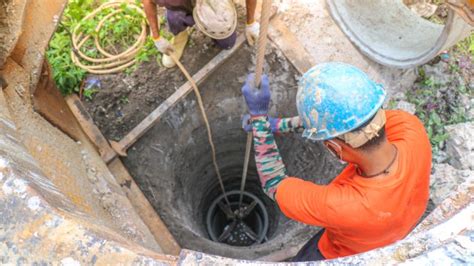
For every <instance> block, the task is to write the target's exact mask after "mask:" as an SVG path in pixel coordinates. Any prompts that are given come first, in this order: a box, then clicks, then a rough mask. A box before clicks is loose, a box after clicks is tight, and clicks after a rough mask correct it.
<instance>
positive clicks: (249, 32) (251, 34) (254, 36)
mask: <svg viewBox="0 0 474 266" xmlns="http://www.w3.org/2000/svg"><path fill="white" fill-rule="evenodd" d="M245 5H246V7H247V23H246V25H245V37H246V38H247V42H248V43H249V44H250V45H251V46H253V45H254V44H255V43H256V42H257V40H258V34H259V33H260V24H259V23H258V22H257V21H256V19H255V8H256V7H257V0H246V1H245Z"/></svg>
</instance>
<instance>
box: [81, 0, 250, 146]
mask: <svg viewBox="0 0 474 266" xmlns="http://www.w3.org/2000/svg"><path fill="white" fill-rule="evenodd" d="M238 11H239V26H238V28H237V31H238V33H239V34H241V33H242V31H243V25H245V22H244V17H245V16H244V15H243V14H244V10H243V9H242V8H238ZM220 51H221V49H220V48H219V47H217V46H216V45H215V43H214V41H213V40H212V39H211V38H209V37H207V36H206V35H204V34H203V33H202V32H200V31H199V30H194V31H193V33H192V34H191V35H190V38H189V41H188V44H187V45H186V48H185V50H184V53H183V56H182V58H181V62H182V63H183V65H184V66H185V67H186V69H187V70H188V72H189V73H190V74H191V75H193V74H195V73H196V72H198V71H199V70H200V69H201V68H202V67H203V66H204V65H205V64H207V63H208V62H209V61H210V60H211V59H212V58H214V56H216V55H217V54H218V53H219V52H220ZM96 78H98V79H99V80H100V83H101V89H99V91H98V92H97V93H96V94H95V95H94V96H93V100H92V101H85V102H84V105H85V106H86V108H87V110H88V112H89V113H90V114H91V116H92V117H93V119H94V122H95V123H96V125H97V126H98V127H99V129H100V130H101V131H102V133H103V134H104V136H105V137H106V138H108V139H110V140H116V141H119V140H120V139H122V138H123V137H124V136H125V135H126V134H127V133H128V132H130V131H131V130H132V129H133V128H134V127H135V126H137V125H138V124H139V123H140V122H141V121H142V120H143V119H144V118H145V117H146V116H147V115H148V114H150V113H151V112H152V111H153V110H154V109H155V108H157V107H158V106H159V105H160V103H162V102H163V101H164V100H165V99H166V98H168V97H169V96H170V95H171V94H173V93H174V92H175V91H176V90H177V89H178V88H179V87H180V86H181V85H183V84H184V83H185V82H186V78H185V77H184V75H183V74H182V73H181V71H180V70H179V69H178V68H177V67H174V68H171V69H168V68H165V67H163V66H162V65H161V62H159V63H157V62H156V60H155V59H154V58H153V59H152V60H150V61H149V62H145V63H142V64H140V66H139V67H138V69H137V70H136V71H134V72H133V73H131V74H126V73H120V74H112V75H100V76H96Z"/></svg>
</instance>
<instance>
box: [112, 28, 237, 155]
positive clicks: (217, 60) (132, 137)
mask: <svg viewBox="0 0 474 266" xmlns="http://www.w3.org/2000/svg"><path fill="white" fill-rule="evenodd" d="M245 40H246V39H245V36H244V35H243V34H241V35H240V36H239V37H238V38H237V41H236V43H235V45H234V47H233V48H232V49H229V50H223V51H221V52H220V53H219V54H218V55H216V56H215V57H214V58H213V59H212V60H211V61H209V63H207V64H206V65H205V66H204V67H203V68H202V69H201V70H199V71H198V72H197V73H196V74H194V75H193V79H194V80H195V81H196V83H197V84H198V85H199V84H200V83H202V82H203V81H204V80H205V79H206V78H207V77H208V76H209V75H210V74H211V73H212V72H214V70H216V69H217V68H218V67H219V66H220V65H221V64H222V63H224V62H225V61H226V60H227V59H228V58H229V57H231V56H232V55H233V54H234V53H235V52H236V51H237V50H239V48H240V47H241V46H242V44H243V43H244V42H245ZM191 91H193V88H192V86H191V83H190V82H189V81H187V82H186V83H185V84H184V85H182V86H181V87H180V88H179V89H178V90H177V91H176V92H175V93H173V94H172V95H171V96H170V97H169V98H168V99H166V100H165V101H164V102H162V103H161V104H160V106H158V107H157V108H156V109H155V110H153V112H151V113H150V114H149V115H148V116H147V117H146V118H145V119H144V120H143V121H142V122H140V124H138V125H137V126H136V127H135V128H134V129H132V131H130V132H129V133H128V134H127V135H126V136H125V137H124V138H123V139H121V140H120V142H119V143H118V147H119V149H121V150H122V151H126V150H127V149H128V148H130V147H131V146H132V145H133V144H134V143H135V142H136V141H137V140H138V139H139V138H140V137H141V136H143V135H144V134H145V133H146V132H147V131H148V130H149V129H150V128H152V127H153V125H155V124H156V123H157V122H158V121H160V118H161V116H162V115H163V114H164V113H166V112H167V111H168V110H169V109H170V108H171V107H173V106H174V105H176V103H177V102H178V101H179V100H181V99H182V98H184V97H185V96H186V95H188V94H189V93H190V92H191ZM106 159H107V160H106V162H109V161H111V160H112V159H113V157H111V158H106Z"/></svg>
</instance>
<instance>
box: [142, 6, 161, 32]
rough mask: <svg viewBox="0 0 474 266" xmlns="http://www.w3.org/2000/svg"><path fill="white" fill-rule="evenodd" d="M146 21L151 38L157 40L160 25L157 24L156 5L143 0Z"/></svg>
mask: <svg viewBox="0 0 474 266" xmlns="http://www.w3.org/2000/svg"><path fill="white" fill-rule="evenodd" d="M143 8H144V9H145V15H146V19H147V20H148V24H149V25H150V30H151V37H153V39H158V38H159V37H160V24H159V23H158V18H157V11H156V4H155V3H154V2H153V0H143Z"/></svg>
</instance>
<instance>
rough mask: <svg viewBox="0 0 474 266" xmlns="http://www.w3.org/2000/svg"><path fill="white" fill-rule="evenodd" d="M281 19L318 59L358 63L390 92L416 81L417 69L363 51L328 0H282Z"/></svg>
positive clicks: (392, 92) (402, 89)
mask: <svg viewBox="0 0 474 266" xmlns="http://www.w3.org/2000/svg"><path fill="white" fill-rule="evenodd" d="M278 7H279V12H281V16H280V17H281V20H282V21H283V22H284V23H285V25H286V26H287V27H288V28H289V29H290V31H291V32H292V33H293V34H294V35H295V36H296V38H297V40H298V41H299V42H300V43H301V44H302V45H303V47H304V48H305V49H306V51H308V53H309V54H310V55H311V56H312V57H313V61H314V62H316V63H323V62H330V61H339V62H344V63H348V64H352V65H355V66H357V67H359V68H360V69H362V70H363V71H365V72H366V73H367V74H368V75H369V76H370V77H372V78H373V79H374V80H375V81H377V82H379V83H382V84H383V85H384V87H385V89H386V90H387V92H388V94H389V96H390V95H393V94H394V93H396V92H398V91H405V90H406V89H408V88H409V87H410V86H411V85H412V84H413V82H414V80H415V78H416V75H415V72H414V69H405V70H402V69H396V68H391V67H386V66H383V65H380V64H378V63H375V62H373V61H372V60H370V59H369V58H367V57H366V56H365V55H363V54H362V53H361V52H360V51H359V50H358V49H357V48H356V47H355V46H354V45H353V44H352V43H351V41H350V40H349V39H348V38H347V37H346V35H345V34H344V33H343V32H342V31H341V30H340V29H339V27H338V26H337V25H336V23H335V22H334V21H333V19H332V17H331V15H330V13H329V11H328V7H327V5H326V1H325V0H282V1H280V3H279V4H278Z"/></svg>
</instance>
